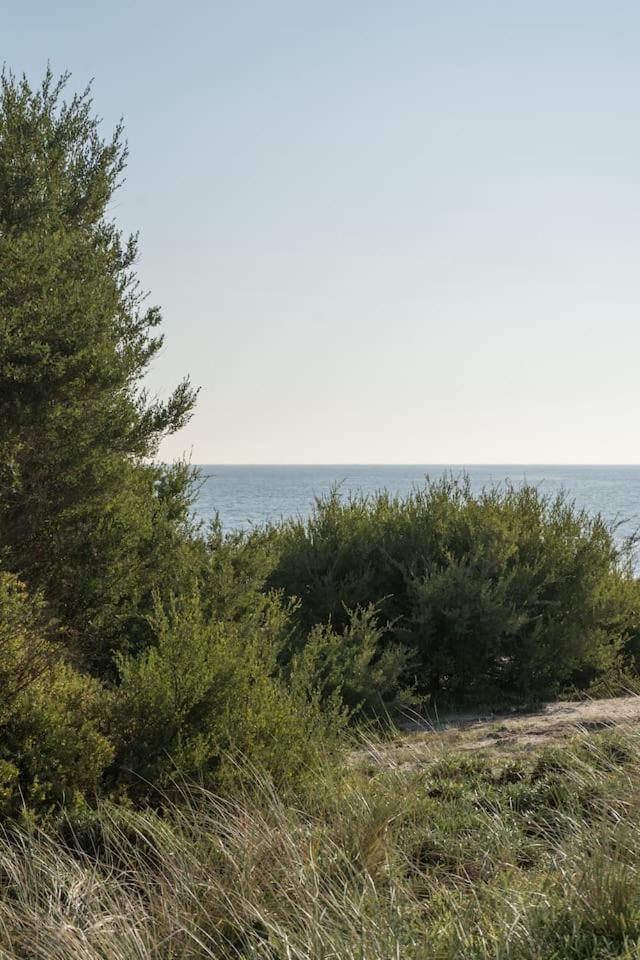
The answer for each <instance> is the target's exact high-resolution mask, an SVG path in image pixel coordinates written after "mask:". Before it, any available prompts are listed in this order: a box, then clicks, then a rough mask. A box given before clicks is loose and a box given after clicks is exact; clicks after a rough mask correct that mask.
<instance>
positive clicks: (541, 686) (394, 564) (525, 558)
mask: <svg viewBox="0 0 640 960" xmlns="http://www.w3.org/2000/svg"><path fill="white" fill-rule="evenodd" d="M268 536H269V537H270V539H271V541H272V545H273V546H274V547H275V549H276V551H277V554H278V563H277V566H276V567H275V569H274V571H273V573H272V574H271V576H270V578H269V583H270V584H271V586H273V587H277V588H279V589H283V590H284V591H285V593H286V594H288V595H291V596H297V597H299V598H300V607H299V611H298V623H299V629H300V633H301V635H302V636H304V635H305V634H306V632H307V631H308V630H310V629H312V628H313V627H314V625H315V624H326V623H327V622H329V621H330V622H331V624H332V628H333V629H334V630H336V629H337V630H342V629H343V628H344V627H345V625H346V624H347V622H348V611H349V610H352V609H356V608H363V607H365V606H366V605H367V604H369V603H371V602H374V603H375V604H376V609H377V611H378V618H379V623H380V625H381V628H382V633H383V645H384V646H386V647H387V648H389V645H393V647H394V649H395V650H404V651H405V654H406V662H407V664H408V665H410V667H411V669H410V671H409V672H408V673H407V671H404V680H405V681H406V680H407V677H408V675H411V676H413V677H414V678H415V682H416V685H417V689H418V691H419V692H420V693H422V694H427V695H429V696H431V697H432V698H434V699H435V700H436V701H437V702H438V703H440V704H446V703H460V702H462V701H464V700H469V701H472V702H475V703H476V704H477V703H479V702H480V703H496V702H498V703H505V702H506V701H508V700H523V699H528V698H529V699H532V698H536V697H541V696H548V695H550V694H553V693H555V692H557V691H558V689H559V688H561V687H562V686H564V685H566V684H569V683H578V684H579V685H582V686H584V684H585V683H586V682H588V681H589V679H591V678H593V677H594V676H595V675H597V674H598V673H599V672H600V671H601V670H603V669H606V667H607V665H608V664H610V663H611V662H612V660H613V659H615V658H616V657H617V656H618V655H619V654H622V653H624V652H625V651H626V653H627V654H631V653H635V652H636V643H637V637H638V624H639V620H638V617H639V614H640V595H639V593H638V589H637V584H636V581H635V579H634V576H633V572H632V569H631V565H630V560H629V556H628V554H627V552H626V551H625V549H624V548H622V547H620V546H618V545H617V544H616V541H615V538H614V535H613V532H612V530H611V529H610V528H609V527H608V526H607V525H606V524H605V523H604V521H603V520H602V519H601V518H600V517H597V516H596V517H590V516H589V515H587V514H586V513H585V512H584V511H580V510H577V509H576V508H575V507H574V506H573V504H572V503H571V502H569V501H568V500H566V498H565V497H563V496H558V497H556V498H554V499H550V498H548V497H545V496H542V495H541V494H540V493H539V492H538V491H537V490H536V489H535V488H533V487H528V486H524V487H521V488H517V489H516V488H510V487H504V488H494V489H489V490H485V491H483V492H482V493H481V494H479V495H474V494H473V493H472V491H471V489H470V487H469V484H468V482H465V481H458V480H455V479H444V480H442V481H438V482H431V483H429V482H428V483H426V485H425V486H424V488H423V489H419V490H416V491H415V492H413V493H412V494H411V495H409V496H408V497H406V498H404V499H400V498H397V497H392V496H390V495H389V494H387V493H381V494H380V495H378V496H376V497H361V496H351V497H349V498H347V499H342V498H341V497H340V496H339V494H338V492H337V491H336V492H334V493H333V494H332V495H331V496H329V497H328V498H326V499H322V500H319V501H318V502H317V504H316V508H315V512H314V513H313V515H312V516H311V517H310V518H309V519H308V520H292V521H289V522H285V523H284V524H281V525H279V526H278V527H274V528H273V529H272V530H271V531H270V532H269V534H268ZM398 679H401V680H402V679H403V678H402V676H401V677H400V678H398ZM390 692H391V691H389V690H387V691H386V695H387V696H389V694H390Z"/></svg>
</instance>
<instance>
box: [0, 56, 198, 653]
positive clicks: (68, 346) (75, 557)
mask: <svg viewBox="0 0 640 960" xmlns="http://www.w3.org/2000/svg"><path fill="white" fill-rule="evenodd" d="M68 80H69V77H68V75H63V76H62V77H61V78H60V79H59V80H57V81H56V80H55V79H54V77H53V75H52V73H51V71H50V70H48V71H47V73H46V75H45V78H44V81H43V82H42V84H41V86H40V87H39V88H35V89H34V88H32V86H31V85H30V84H29V82H28V81H27V79H26V78H22V79H20V80H17V79H16V78H15V77H14V76H13V75H12V74H10V73H6V72H5V73H4V74H3V76H2V79H1V87H0V563H1V564H2V566H4V567H5V568H9V569H11V570H12V571H13V572H15V573H17V574H19V575H20V576H21V577H22V578H24V579H25V580H26V581H27V583H28V584H29V586H30V587H33V588H36V589H39V590H40V589H42V590H43V592H44V595H45V597H46V599H47V600H48V602H49V604H50V606H51V608H52V610H53V611H54V612H55V613H56V614H57V615H58V616H59V617H60V618H61V619H62V621H63V622H64V623H65V624H66V625H67V626H68V629H69V630H70V631H71V633H72V634H74V635H75V636H76V637H77V638H78V640H79V643H80V645H81V646H82V647H83V649H84V650H85V652H86V653H87V655H88V658H89V661H91V660H95V661H96V662H99V663H100V664H101V665H104V660H105V657H107V653H106V651H107V649H108V648H110V647H112V646H113V647H120V648H122V647H123V645H124V644H125V641H124V639H123V637H124V631H125V628H126V629H127V630H130V627H131V622H132V618H133V620H135V619H136V617H138V619H140V611H141V609H142V608H141V604H142V605H144V598H145V597H147V598H148V597H149V596H150V595H151V592H152V589H153V587H154V584H155V583H156V582H157V580H158V578H159V577H162V576H164V575H167V576H171V575H172V574H171V569H170V556H169V554H170V552H171V551H168V549H167V547H168V543H169V542H171V543H172V544H174V546H176V544H177V542H178V541H184V540H185V537H184V533H185V530H186V529H187V527H188V521H187V517H188V506H189V497H190V491H191V484H192V479H193V477H192V474H191V471H190V470H189V469H188V468H186V467H180V466H178V467H175V468H172V469H169V470H168V471H167V470H166V469H165V468H162V467H160V466H153V465H150V461H151V459H152V458H153V457H154V456H155V455H156V453H157V450H158V444H159V442H160V440H161V439H162V438H163V437H165V436H166V435H168V434H172V433H173V432H174V431H176V430H178V429H179V428H180V427H182V426H183V424H185V423H186V421H187V420H188V419H189V416H190V414H191V412H192V409H193V406H194V402H195V396H196V391H194V390H193V388H192V387H191V385H190V383H189V381H188V380H187V379H185V380H183V381H182V382H181V383H180V384H179V385H178V387H177V388H176V389H175V391H174V392H173V394H172V395H171V396H170V397H169V399H168V400H167V401H166V402H164V403H162V402H159V401H157V400H155V399H153V398H151V397H150V396H149V395H148V393H147V391H146V390H145V388H144V384H143V377H144V375H145V373H146V371H147V368H148V367H149V364H150V363H151V361H152V360H153V358H154V357H155V355H156V354H157V353H158V351H159V349H160V348H161V346H162V336H161V335H160V334H159V333H158V327H159V324H160V322H161V314H160V311H159V309H158V308H157V307H153V306H152V307H147V306H146V305H145V295H144V292H143V291H142V290H141V288H140V284H139V281H138V279H137V277H136V273H135V269H134V265H135V262H136V257H137V252H138V241H137V236H131V237H125V236H123V234H122V233H121V231H120V230H119V229H118V227H117V225H116V224H115V223H114V222H113V220H112V219H111V218H110V216H109V214H108V205H109V203H110V201H111V199H112V197H113V195H114V193H115V191H116V190H117V189H118V187H119V186H120V184H121V181H122V174H123V171H124V168H125V164H126V159H127V147H126V144H125V142H124V140H123V129H122V125H119V126H118V127H117V128H116V130H115V132H114V133H113V136H112V137H111V138H110V139H106V140H105V139H103V138H102V136H101V134H100V123H99V120H98V118H97V117H96V116H95V115H94V113H93V108H92V100H91V94H90V90H89V89H86V90H85V91H84V92H83V93H80V94H77V95H74V96H73V97H72V98H71V99H69V100H68V101H67V100H65V99H64V91H65V88H66V86H67V84H68ZM176 549H177V546H176Z"/></svg>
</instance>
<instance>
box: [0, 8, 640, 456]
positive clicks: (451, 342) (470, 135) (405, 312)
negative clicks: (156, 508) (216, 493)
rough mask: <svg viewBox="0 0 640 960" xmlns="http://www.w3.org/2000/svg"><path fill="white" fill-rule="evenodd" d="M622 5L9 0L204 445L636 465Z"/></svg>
mask: <svg viewBox="0 0 640 960" xmlns="http://www.w3.org/2000/svg"><path fill="white" fill-rule="evenodd" d="M639 49H640V4H638V3H637V2H631V0H611V2H609V3H604V2H602V0H598V2H594V0H536V3H531V2H524V0H482V2H479V0H440V2H437V3H436V2H429V0H396V2H395V3H389V2H384V3H383V2H379V0H341V2H340V0H322V2H305V0H291V2H285V0H269V2H267V0H234V2H231V0H229V2H218V0H209V2H205V0H183V2H181V3H179V4H178V3H164V2H158V0H155V2H153V3H152V2H150V0H134V2H131V0H130V2H126V3H125V2H124V0H112V2H111V3H109V4H100V5H98V4H96V5H93V4H87V3H86V2H82V3H81V2H80V0H58V2H56V3H51V2H50V0H47V2H44V0H31V2H30V3H29V4H25V5H18V4H5V5H4V8H3V25H2V44H1V45H0V56H1V57H2V59H3V60H4V62H5V64H6V66H8V67H10V68H11V69H12V70H13V71H14V72H17V73H20V72H22V71H25V72H26V73H27V75H28V76H29V77H30V78H31V79H32V80H34V81H37V80H38V79H39V78H40V77H41V75H42V73H43V71H44V68H45V66H46V63H47V60H50V62H51V66H52V68H53V69H54V71H56V72H61V71H62V70H65V69H69V70H71V71H72V74H73V80H72V83H73V86H74V87H83V86H84V85H85V84H86V82H87V81H88V80H89V79H90V78H91V77H94V78H95V80H94V102H95V107H96V110H97V112H98V113H99V114H100V115H101V116H102V117H103V118H104V123H105V132H107V130H108V129H109V128H110V127H112V126H113V124H114V123H115V122H116V120H117V119H118V117H119V116H120V115H122V116H123V117H124V120H125V124H126V132H127V137H128V140H129V145H130V151H131V157H130V163H129V168H128V172H127V182H126V184H125V186H124V187H123V189H122V190H121V191H120V193H119V195H118V197H117V200H116V202H115V203H114V204H113V214H114V216H115V217H117V219H118V220H119V222H120V223H121V225H122V226H123V227H124V228H126V229H136V230H139V231H140V239H141V260H140V263H139V273H140V277H141V280H142V282H143V284H144V286H145V287H146V288H148V289H149V290H150V291H151V302H153V303H159V304H160V305H161V306H162V308H163V313H164V318H165V322H164V330H165V333H166V345H165V348H164V350H163V354H162V356H161V357H160V358H159V360H158V361H157V362H156V364H155V367H154V370H153V372H152V374H151V376H150V385H151V387H152V389H153V390H155V391H157V392H159V393H160V394H161V395H163V394H166V393H167V392H168V391H169V389H170V388H171V386H172V385H174V384H175V383H176V382H177V380H179V379H180V377H181V376H182V374H183V373H184V372H188V373H190V375H191V377H192V379H193V381H194V382H195V383H197V384H199V385H201V394H200V402H199V405H198V410H197V413H196V415H195V416H194V418H193V420H192V422H191V424H190V425H189V427H188V428H187V429H185V430H184V431H183V432H182V433H181V434H180V435H179V436H177V437H174V438H172V439H171V440H169V441H167V442H166V444H165V446H164V447H163V450H162V453H163V455H164V456H166V457H172V456H176V455H179V454H181V453H186V454H187V455H190V456H191V457H192V459H193V460H194V461H196V462H208V463H224V462H226V463H252V462H255V463H287V462H288V463H305V462H311V463H313V462H315V463H323V462H326V463H332V462H336V463H356V462H363V463H372V462H376V463H383V462H397V463H474V462H475V463H515V462H525V463H535V462H544V463H571V462H573V463H606V462H612V463H631V462H634V463H637V462H640V417H639V415H638V413H639V411H638V407H639V399H638V392H639V391H638V381H639V377H640V371H639V366H640V363H639V361H640V316H639V314H640V269H639V266H640V264H639V257H640V124H639V123H638V103H639V95H640V94H639V91H640V57H639V56H638V50H639Z"/></svg>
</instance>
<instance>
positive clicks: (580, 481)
mask: <svg viewBox="0 0 640 960" xmlns="http://www.w3.org/2000/svg"><path fill="white" fill-rule="evenodd" d="M201 470H202V473H203V475H204V482H203V484H202V487H201V490H200V494H199V497H198V501H197V503H196V513H197V515H198V516H199V517H200V518H201V519H204V520H209V519H210V518H211V517H213V516H214V514H216V513H218V515H219V516H220V519H221V521H222V524H223V527H224V528H225V530H234V529H247V528H249V527H251V526H254V525H256V524H262V523H265V521H267V520H279V519H281V518H283V517H290V516H306V515H308V513H309V512H310V510H311V508H312V505H313V500H314V497H317V496H321V495H322V494H325V493H327V492H328V491H329V490H330V489H331V487H332V486H333V485H334V484H336V483H337V484H339V485H340V489H341V490H342V491H343V493H345V494H347V493H349V492H350V491H351V492H355V491H360V492H363V493H374V492H376V491H378V490H381V489H383V488H384V489H387V490H389V491H391V492H392V493H400V494H404V493H408V492H409V491H410V490H411V489H412V488H414V487H415V486H419V485H421V484H422V483H423V482H424V479H425V477H426V476H430V477H440V476H442V475H443V474H444V473H452V474H453V475H454V476H460V475H461V474H462V473H463V472H466V473H467V474H468V475H469V478H470V480H471V485H472V487H473V488H474V489H475V490H480V489H481V488H482V487H483V486H486V485H488V484H493V483H501V482H504V481H507V480H508V481H510V482H512V483H514V484H521V483H523V482H525V481H526V482H528V483H532V484H535V485H536V486H537V487H538V488H539V489H540V490H541V491H542V492H544V493H550V494H553V493H557V492H558V491H560V490H565V491H566V492H567V493H569V494H570V496H571V497H572V498H573V499H575V501H576V503H577V504H578V505H579V506H581V507H586V508H587V509H588V510H589V511H592V512H600V513H602V514H603V516H604V517H606V518H607V519H608V520H611V521H616V522H619V521H622V522H621V525H620V529H619V535H620V536H624V535H627V534H630V533H633V532H634V531H635V530H636V529H637V528H638V527H639V526H640V466H604V467H603V466H597V467H592V466H544V465H539V464H538V465H531V466H522V465H520V464H519V465H517V466H509V465H495V464H493V465H487V466H470V467H464V466H449V467H447V466H441V465H440V466H433V465H431V466H429V465H419V466H416V465H411V466H399V465H385V466H366V465H362V464H358V465H355V466H348V465H339V466H335V465H331V466H228V465H225V466H216V465H215V464H203V465H202V466H201Z"/></svg>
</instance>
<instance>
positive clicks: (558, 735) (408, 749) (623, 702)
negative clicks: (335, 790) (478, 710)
mask: <svg viewBox="0 0 640 960" xmlns="http://www.w3.org/2000/svg"><path fill="white" fill-rule="evenodd" d="M636 726H637V727H639V728H640V696H635V695H634V696H626V697H615V698H612V699H607V700H568V701H557V702H554V703H548V704H545V705H544V706H542V707H540V709H538V710H532V711H531V712H527V713H517V714H515V713H508V714H495V715H491V716H487V715H484V716H473V715H471V714H451V715H448V716H446V717H439V718H432V719H428V718H427V719H424V720H420V721H416V722H412V723H411V725H410V727H411V729H410V730H407V731H406V732H405V733H404V734H403V735H402V736H401V737H399V738H398V739H397V740H394V741H392V742H384V743H379V742H378V743H373V742H371V743H367V744H366V746H364V748H363V749H362V750H359V751H358V752H357V754H356V759H357V760H359V761H368V762H373V763H375V764H376V765H379V766H383V767H387V768H393V769H397V768H407V769H418V768H419V767H421V766H423V765H425V764H427V763H430V762H431V761H432V760H433V759H434V757H435V756H437V755H438V754H439V753H440V752H441V751H442V749H443V748H448V749H451V748H453V749H455V750H463V751H473V750H481V751H498V750H499V751H500V752H503V751H507V752H509V753H511V752H514V753H518V752H528V751H530V750H533V749H536V748H538V747H539V746H542V745H544V744H550V743H562V742H565V741H567V740H569V739H571V738H573V737H575V736H577V735H579V734H581V733H582V734H584V733H588V732H589V731H594V730H603V729H607V728H612V727H618V728H627V729H629V728H631V727H636Z"/></svg>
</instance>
